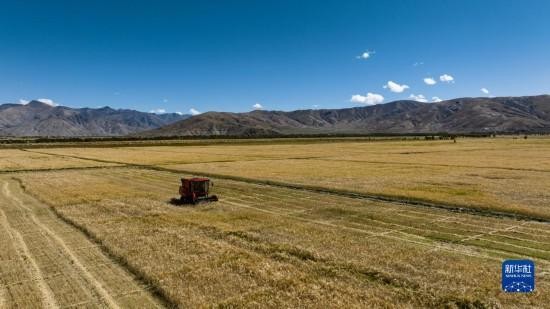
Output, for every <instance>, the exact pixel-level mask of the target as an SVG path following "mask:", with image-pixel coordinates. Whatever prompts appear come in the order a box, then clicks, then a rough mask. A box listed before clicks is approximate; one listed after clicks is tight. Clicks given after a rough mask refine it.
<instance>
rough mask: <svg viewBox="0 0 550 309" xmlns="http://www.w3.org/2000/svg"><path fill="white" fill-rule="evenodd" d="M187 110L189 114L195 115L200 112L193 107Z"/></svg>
mask: <svg viewBox="0 0 550 309" xmlns="http://www.w3.org/2000/svg"><path fill="white" fill-rule="evenodd" d="M189 112H190V113H191V115H193V116H195V115H198V114H200V113H201V112H199V111H198V110H196V109H194V108H192V107H191V108H190V109H189Z"/></svg>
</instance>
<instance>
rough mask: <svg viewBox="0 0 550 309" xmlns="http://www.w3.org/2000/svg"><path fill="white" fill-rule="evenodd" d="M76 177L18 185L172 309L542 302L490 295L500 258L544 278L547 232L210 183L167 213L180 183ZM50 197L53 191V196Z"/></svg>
mask: <svg viewBox="0 0 550 309" xmlns="http://www.w3.org/2000/svg"><path fill="white" fill-rule="evenodd" d="M76 173H77V172H76V171H65V172H50V173H41V174H21V176H20V178H21V179H22V181H23V183H24V184H25V186H26V188H27V190H29V192H33V194H36V195H37V196H40V198H41V199H43V200H44V201H45V202H47V203H49V204H51V205H53V207H55V208H56V209H57V211H58V212H59V213H60V214H62V215H63V216H64V217H66V218H68V219H69V220H72V221H75V222H77V223H78V224H80V225H82V227H83V228H85V229H86V230H89V231H90V232H91V233H93V234H94V235H96V237H97V238H98V239H100V240H101V242H102V243H103V244H104V245H105V246H106V247H108V248H110V250H112V251H113V252H116V253H117V255H120V256H121V257H122V258H123V259H124V260H125V261H126V262H127V263H128V264H129V265H131V267H132V268H136V269H140V270H141V271H142V272H143V273H144V274H147V277H148V278H149V280H150V282H151V283H152V284H154V285H156V286H158V287H159V288H160V289H161V290H162V291H163V293H164V294H166V295H167V297H168V298H169V299H170V300H171V301H172V302H173V303H176V304H178V305H181V306H199V305H203V304H205V303H207V304H220V305H251V304H264V305H270V306H319V305H320V304H323V305H327V306H365V305H367V304H368V305H374V306H376V305H378V306H390V305H399V306H407V305H413V306H444V305H453V306H460V305H464V304H466V305H467V304H470V305H474V304H485V305H487V306H491V305H499V304H500V305H517V306H530V305H534V306H541V305H542V304H544V303H545V302H547V301H549V300H550V299H547V298H548V297H549V295H548V294H547V293H544V292H543V291H545V290H547V289H548V287H549V283H550V282H548V281H549V278H548V277H547V276H545V275H543V276H539V278H538V282H537V289H538V292H536V293H535V294H532V295H527V296H526V295H522V296H519V297H518V296H514V297H511V296H509V295H506V294H504V293H501V292H500V290H499V285H498V282H499V275H500V273H499V269H500V261H501V260H502V259H504V258H509V257H526V256H528V257H531V258H533V259H535V260H536V261H537V265H538V267H539V268H540V269H541V271H542V272H547V271H548V269H550V264H549V261H550V254H549V252H550V251H549V250H550V248H548V246H547V245H546V244H547V243H548V242H550V231H549V230H548V225H547V224H543V223H534V222H526V221H525V222H522V221H516V220H506V219H498V218H486V217H479V216H472V215H465V214H456V213H450V212H447V211H444V210H434V209H425V208H414V207H409V206H404V205H396V204H391V203H379V202H372V201H364V200H357V199H351V198H342V197H337V196H333V195H330V194H320V193H311V192H305V191H299V190H291V189H283V188H276V187H270V186H261V185H253V184H247V183H242V182H235V181H227V180H219V179H214V182H215V193H216V194H218V195H220V196H221V197H222V199H221V201H220V202H218V203H213V204H205V205H200V206H198V207H173V206H170V205H169V204H168V203H167V200H168V199H169V197H172V196H174V194H175V191H176V186H177V181H178V175H177V174H173V173H167V172H155V171H149V170H139V169H122V168H120V169H116V171H115V170H111V171H110V173H109V174H102V173H101V171H99V170H94V171H86V172H85V174H86V177H79V178H76V177H74V176H75V175H76ZM80 175H81V176H82V173H81V172H80ZM46 178H47V179H49V180H50V182H49V183H47V182H44V181H43V180H44V179H46ZM69 179H72V180H71V181H69ZM105 181H107V182H110V183H117V182H118V183H119V184H120V186H125V191H124V193H123V195H124V196H125V197H120V195H119V192H118V191H117V190H116V188H115V187H111V190H109V189H108V188H109V187H108V186H102V185H101V184H102V183H103V182H105ZM52 187H58V188H60V189H59V190H58V192H56V193H55V194H52V193H50V192H51V191H52V190H51V189H52ZM78 187H86V188H89V190H86V191H85V192H82V194H81V196H80V197H79V199H75V200H73V202H77V204H67V203H66V200H65V199H64V198H63V196H64V195H65V194H67V195H69V194H70V192H72V191H73V190H75V189H76V188H78ZM95 188H97V192H96V191H95V190H96V189H95ZM132 190H133V191H134V192H135V195H134V196H133V197H131V196H132V194H131V191H132ZM98 196H102V197H103V199H101V200H97V197H98ZM88 199H90V200H92V201H93V202H92V203H90V202H87V200H88ZM534 231H537V232H536V233H533V232H534ZM190 282H192V284H190Z"/></svg>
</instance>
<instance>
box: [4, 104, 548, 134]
mask: <svg viewBox="0 0 550 309" xmlns="http://www.w3.org/2000/svg"><path fill="white" fill-rule="evenodd" d="M441 132H447V133H457V134H460V133H519V132H521V133H550V96H549V95H540V96H524V97H496V98H458V99H453V100H447V101H442V102H438V103H422V102H417V101H407V100H405V101H394V102H390V103H386V104H379V105H373V106H363V107H353V108H342V109H318V110H312V109H309V110H296V111H290V112H283V111H263V110H257V111H252V112H248V113H227V112H208V113H204V114H200V115H196V116H192V117H191V116H190V115H179V114H153V113H144V112H139V111H135V110H129V109H112V108H110V107H103V108H97V109H93V108H69V107H65V106H51V105H48V104H46V103H43V102H40V101H31V102H29V103H28V104H3V105H0V136H69V137H71V136H125V135H130V136H133V137H157V136H159V137H162V136H165V137H167V136H210V135H226V136H277V135H307V134H374V133H381V134H384V133H386V134H390V133H391V134H412V133H428V134H429V133H441Z"/></svg>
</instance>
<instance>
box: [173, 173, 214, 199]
mask: <svg viewBox="0 0 550 309" xmlns="http://www.w3.org/2000/svg"><path fill="white" fill-rule="evenodd" d="M210 185H211V182H210V179H208V178H202V177H193V178H182V179H181V186H180V196H181V202H183V203H185V204H197V203H200V202H216V201H218V197H217V196H215V195H209V192H210Z"/></svg>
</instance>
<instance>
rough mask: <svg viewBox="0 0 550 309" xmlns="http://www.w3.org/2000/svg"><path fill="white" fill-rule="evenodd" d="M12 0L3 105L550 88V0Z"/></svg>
mask: <svg viewBox="0 0 550 309" xmlns="http://www.w3.org/2000/svg"><path fill="white" fill-rule="evenodd" d="M1 4H2V5H1V7H2V8H1V10H0V44H1V46H0V102H18V101H19V100H20V99H23V100H29V99H36V98H46V99H50V100H53V101H54V102H57V103H59V104H62V105H67V106H71V107H82V106H88V107H97V106H105V105H109V106H111V107H114V108H132V109H138V110H142V111H150V110H155V109H163V110H165V111H167V112H184V113H188V112H189V110H190V109H191V108H193V109H195V110H198V111H201V112H204V111H209V110H217V111H250V110H252V109H253V108H254V107H253V106H254V105H255V104H260V105H261V106H262V108H264V109H269V110H293V109H308V108H343V107H350V106H362V105H365V104H374V103H380V102H383V103H387V102H390V101H393V100H398V99H407V98H413V96H414V98H416V99H419V100H423V98H422V97H420V95H423V96H424V98H425V99H426V100H427V101H432V99H433V98H434V97H437V98H441V99H450V98H455V97H464V96H508V95H536V94H543V93H550V2H549V1H544V0H540V1H527V0H525V1H505V0H502V1H483V0H477V1H474V0H471V1H468V0H464V1H445V0H434V1H420V0H417V1H413V0H411V1H397V0H396V1H286V0H278V1H268V0H265V1H261V0H257V1H237V0H235V1H221V0H220V1H138V0H135V1H103V0H95V1H55V0H52V1H31V0H27V1H2V3H1ZM365 52H369V57H368V58H367V59H363V58H361V56H362V55H363V54H364V53H365ZM365 56H366V55H365ZM442 76H451V77H452V78H453V80H452V81H450V80H449V78H448V77H446V78H445V77H443V78H441V77H442ZM425 78H433V79H434V81H435V82H436V83H435V84H434V85H428V84H426V82H425V81H424V79H425ZM441 79H443V80H445V81H442V80H441ZM390 81H391V82H393V83H390V85H389V86H388V82H390ZM405 85H406V86H408V87H404V86H405ZM384 86H386V87H385V88H384ZM482 88H486V89H487V90H488V91H489V92H488V93H484V92H482V91H481V89H482ZM392 90H393V91H392ZM399 90H402V92H395V91H399ZM369 93H370V95H368V94H369ZM352 96H353V100H351V99H352ZM381 97H383V101H382V98H381Z"/></svg>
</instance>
